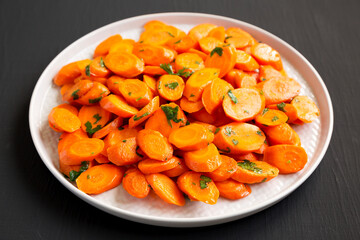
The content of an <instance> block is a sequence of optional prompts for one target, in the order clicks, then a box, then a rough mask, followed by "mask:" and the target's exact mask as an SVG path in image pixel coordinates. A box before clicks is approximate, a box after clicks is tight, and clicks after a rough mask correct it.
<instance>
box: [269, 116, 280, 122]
mask: <svg viewBox="0 0 360 240" xmlns="http://www.w3.org/2000/svg"><path fill="white" fill-rule="evenodd" d="M277 120H279V117H278V116H274V117H273V118H272V119H271V121H272V122H276V121H277Z"/></svg>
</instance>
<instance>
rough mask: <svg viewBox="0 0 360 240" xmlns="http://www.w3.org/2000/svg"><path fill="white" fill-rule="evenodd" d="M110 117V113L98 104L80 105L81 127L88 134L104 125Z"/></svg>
mask: <svg viewBox="0 0 360 240" xmlns="http://www.w3.org/2000/svg"><path fill="white" fill-rule="evenodd" d="M110 117H111V113H110V112H108V111H106V110H105V109H103V108H102V107H100V106H99V105H94V106H82V107H81V108H80V111H79V119H80V121H81V128H82V130H84V131H85V132H88V133H89V134H90V135H92V134H94V133H95V132H96V131H98V130H100V129H101V128H102V127H104V126H105V124H106V123H107V122H108V121H109V120H110Z"/></svg>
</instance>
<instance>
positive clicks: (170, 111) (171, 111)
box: [161, 106, 183, 127]
mask: <svg viewBox="0 0 360 240" xmlns="http://www.w3.org/2000/svg"><path fill="white" fill-rule="evenodd" d="M161 109H162V110H163V112H164V113H165V115H166V119H167V121H168V123H169V125H170V127H172V124H171V120H172V121H174V122H175V123H178V122H180V121H183V119H182V118H180V119H178V118H177V115H178V111H179V106H176V107H174V108H173V107H170V106H161Z"/></svg>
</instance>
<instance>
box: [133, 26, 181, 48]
mask: <svg viewBox="0 0 360 240" xmlns="http://www.w3.org/2000/svg"><path fill="white" fill-rule="evenodd" d="M185 35H186V34H185V33H184V32H183V31H181V30H180V29H178V28H176V27H173V26H169V25H166V24H164V25H162V26H161V25H158V26H157V27H155V28H149V29H146V30H145V31H144V32H143V33H142V34H141V35H140V39H139V41H140V43H144V44H152V45H166V44H167V43H168V42H169V41H170V40H171V39H173V38H177V37H182V36H185Z"/></svg>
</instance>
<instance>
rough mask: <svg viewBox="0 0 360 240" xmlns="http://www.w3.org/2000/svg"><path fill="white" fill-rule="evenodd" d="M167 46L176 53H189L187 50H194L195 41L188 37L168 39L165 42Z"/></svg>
mask: <svg viewBox="0 0 360 240" xmlns="http://www.w3.org/2000/svg"><path fill="white" fill-rule="evenodd" d="M167 45H168V46H169V47H170V48H172V49H174V50H175V51H177V52H178V53H184V52H187V51H189V49H191V48H194V47H195V46H196V41H195V39H193V38H192V37H190V36H180V37H177V38H173V39H170V40H169V41H168V42H167Z"/></svg>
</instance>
